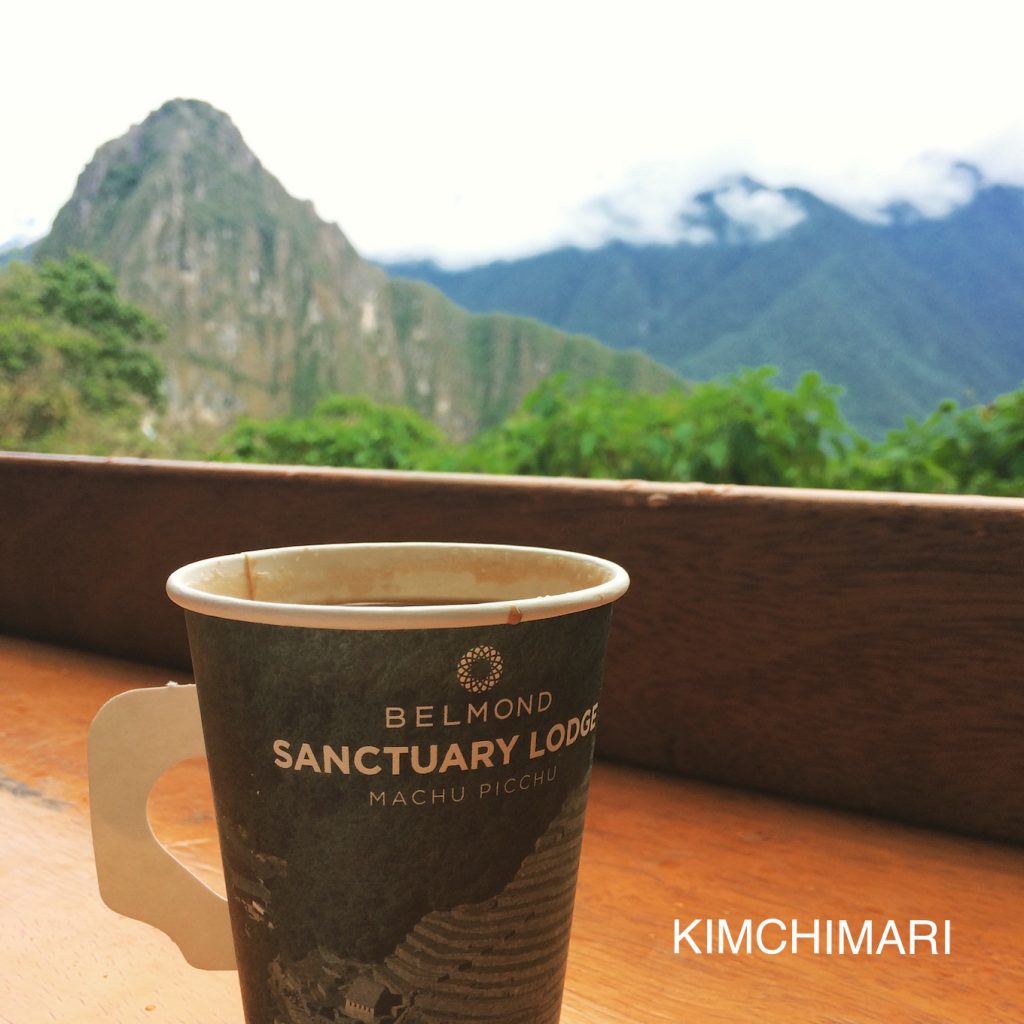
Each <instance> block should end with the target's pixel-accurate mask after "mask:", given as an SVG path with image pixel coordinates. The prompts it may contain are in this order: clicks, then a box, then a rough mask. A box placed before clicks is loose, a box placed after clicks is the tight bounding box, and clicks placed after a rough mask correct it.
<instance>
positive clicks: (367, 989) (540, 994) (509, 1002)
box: [233, 784, 586, 1024]
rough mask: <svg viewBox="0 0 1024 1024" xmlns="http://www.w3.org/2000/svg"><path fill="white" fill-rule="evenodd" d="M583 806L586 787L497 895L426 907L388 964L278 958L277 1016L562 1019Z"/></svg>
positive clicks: (545, 1023)
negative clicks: (430, 909)
mask: <svg viewBox="0 0 1024 1024" xmlns="http://www.w3.org/2000/svg"><path fill="white" fill-rule="evenodd" d="M585 806H586V785H585V784H584V785H583V786H580V787H578V788H577V789H576V790H575V791H574V792H573V793H572V794H571V795H570V797H569V799H568V800H567V801H566V803H565V806H564V807H563V808H562V811H561V813H560V814H559V815H558V816H557V817H556V818H555V820H554V821H553V822H552V823H551V825H550V826H549V828H548V830H547V831H546V832H545V833H544V835H543V836H542V837H541V838H540V839H539V840H538V842H537V845H536V849H535V850H534V852H533V853H531V854H529V855H528V856H527V857H526V859H525V860H524V861H523V864H522V866H521V867H520V869H519V871H518V872H517V873H516V876H515V878H513V880H512V881H511V882H510V883H509V884H508V885H507V886H506V887H505V888H504V889H503V890H502V891H501V892H500V893H499V894H498V895H497V896H495V897H494V898H493V899H490V900H486V901H484V902H482V903H470V904H464V905H462V906H458V907H454V908H453V909H451V910H447V911H434V912H433V913H430V914H427V915H426V916H425V917H424V918H423V919H422V920H421V921H420V922H419V923H418V924H417V925H416V926H415V927H414V928H413V930H412V931H411V932H409V934H408V935H407V936H406V937H405V939H404V940H403V941H402V942H401V943H399V945H398V946H397V947H396V949H395V950H394V952H392V953H391V954H390V955H389V956H387V957H385V958H384V959H383V960H382V961H379V962H377V963H363V962H360V961H358V960H345V959H342V958H341V957H339V956H336V955H334V954H333V953H331V952H329V951H327V950H323V949H320V948H317V949H314V950H312V951H311V952H310V953H309V954H308V955H307V956H306V957H304V958H303V959H302V960H299V961H297V962H294V963H283V962H282V960H281V958H280V957H278V958H276V959H275V960H274V961H273V962H272V963H271V965H270V971H269V976H268V982H269V990H270V992H271V994H272V998H273V1002H274V1013H275V1017H274V1019H275V1022H277V1021H280V1022H281V1024H313V1022H315V1024H321V1022H324V1024H326V1022H330V1024H342V1022H348V1021H374V1022H379V1024H399V1022H401V1024H458V1022H465V1024H472V1022H477V1024H489V1022H494V1024H498V1022H500V1024H555V1022H557V1020H558V1015H559V1007H560V1004H561V995H562V978H563V975H564V972H565V955H566V950H567V947H568V943H569V926H570V923H571V920H572V907H573V896H574V892H575V884H576V867H577V864H578V861H579V852H580V843H581V841H582V838H583V815H584V810H585ZM233 881H234V885H233V893H234V896H235V898H236V899H237V900H239V901H240V902H242V903H243V905H245V904H249V905H251V897H250V896H249V895H248V894H249V892H250V891H252V890H253V888H254V887H253V884H252V882H251V881H246V880H243V879H241V878H239V877H236V878H234V879H233ZM257 884H258V883H257ZM256 913H257V914H258V915H259V916H260V917H262V916H263V914H265V908H261V909H260V910H258V911H256Z"/></svg>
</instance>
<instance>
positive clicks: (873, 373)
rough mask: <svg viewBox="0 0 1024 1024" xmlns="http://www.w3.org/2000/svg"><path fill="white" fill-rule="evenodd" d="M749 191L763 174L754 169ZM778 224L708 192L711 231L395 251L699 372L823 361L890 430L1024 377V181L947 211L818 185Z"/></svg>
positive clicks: (488, 298)
mask: <svg viewBox="0 0 1024 1024" xmlns="http://www.w3.org/2000/svg"><path fill="white" fill-rule="evenodd" d="M745 187H746V188H748V190H749V191H750V192H756V191H757V190H758V189H759V188H760V186H757V185H756V183H752V182H748V183H746V186H745ZM780 195H781V196H782V197H784V198H785V200H786V202H787V203H788V204H789V205H790V206H791V207H794V208H796V209H798V210H799V211H801V212H802V214H803V219H802V220H801V221H800V223H798V224H796V225H795V226H794V227H792V228H790V229H789V230H788V231H786V232H784V233H782V234H779V235H777V236H776V237H774V238H771V239H770V240H764V241H758V240H756V239H753V238H750V237H749V236H748V237H743V236H742V235H740V236H739V237H737V236H736V233H735V232H733V233H732V236H730V233H729V225H728V223H727V219H726V218H724V216H723V214H722V211H721V209H720V208H719V207H718V206H717V205H716V194H715V193H706V194H705V195H703V196H700V197H698V198H697V200H696V204H697V208H698V210H699V211H701V214H702V215H703V217H704V220H703V224H704V225H705V226H706V227H708V229H709V230H710V231H713V233H714V240H712V241H709V242H708V243H707V244H702V245H694V244H687V243H680V244H677V245H648V246H635V245H627V244H625V243H622V242H614V243H611V244H609V245H606V246H603V247H601V248H599V249H596V250H591V251H582V250H579V249H561V250H557V251H553V252H548V253H543V254H540V255H538V256H535V257H532V258H529V259H524V260H517V261H511V262H502V263H493V264H488V265H486V266H482V267H475V268H470V269H468V270H463V271H454V272H449V271H444V270H441V269H439V268H438V267H436V266H434V265H433V264H429V263H426V264H424V263H419V264H396V265H392V266H391V267H390V268H389V269H390V270H391V272H392V273H395V274H405V275H408V276H410V277H416V278H421V279H424V280H428V281H430V282H431V283H432V284H434V285H436V286H437V287H439V288H441V289H443V290H444V291H445V292H446V294H448V295H449V296H451V297H452V298H453V299H454V300H455V301H457V302H460V303H462V304H463V305H465V306H467V307H469V308H471V309H477V310H496V309H501V310H505V311H508V312H513V313H521V314H524V315H530V316H536V317H539V318H541V319H544V320H545V321H547V322H549V323H552V324H556V325H559V326H561V327H564V328H566V329H569V330H580V331H586V332H587V333H590V334H593V335H594V336H596V337H599V338H601V339H602V340H603V341H605V342H607V343H609V344H612V345H617V346H634V347H639V348H642V349H643V350H644V351H646V352H648V353H649V354H650V355H652V356H653V357H654V358H656V359H658V360H660V361H662V362H664V363H665V364H666V365H668V366H671V367H673V368H674V369H676V370H678V371H679V372H681V373H683V374H685V375H687V376H692V377H698V378H700V377H708V376H714V375H718V374H722V373H728V372H731V371H734V370H736V369H737V368H739V367H740V366H744V365H747V366H749V365H760V364H764V363H770V364H773V365H775V366H778V367H779V368H780V370H781V374H780V379H781V381H782V382H783V383H787V384H788V383H792V382H793V381H794V380H795V379H797V378H798V377H799V375H800V373H802V372H803V371H805V370H808V369H815V370H818V371H820V372H821V373H822V374H823V375H824V376H825V378H826V379H827V380H829V381H830V382H832V383H837V384H841V385H843V386H844V387H845V389H846V396H845V398H844V401H843V406H844V410H845V411H846V413H847V415H848V416H849V417H850V418H851V419H852V420H853V421H854V422H855V423H856V424H857V425H858V426H860V427H862V428H863V429H866V430H869V431H872V432H876V433H877V432H880V431H882V430H883V429H884V428H886V427H893V426H898V425H899V424H900V423H901V422H902V421H903V418H904V417H905V416H906V415H917V416H920V415H923V414H924V413H926V412H927V411H929V410H930V409H932V408H933V407H934V406H935V404H936V403H937V402H938V401H939V400H940V399H942V398H946V397H953V398H957V399H960V400H963V401H972V402H973V401H978V400H987V399H990V398H991V397H993V396H994V395H996V394H998V393H1000V392H1003V391H1007V390H1009V389H1012V388H1014V387H1017V386H1018V385H1019V384H1020V382H1021V380H1022V379H1024V190H1021V189H1015V188H1008V187H1001V186H989V187H986V188H981V189H980V190H979V191H978V193H977V195H976V196H975V198H974V200H973V201H972V202H971V203H969V204H968V205H967V206H965V207H962V208H961V209H959V210H957V211H955V212H954V213H952V214H950V215H949V216H947V217H945V218H942V219H941V220H925V219H922V218H920V217H914V216H911V215H909V214H908V211H905V210H904V211H893V214H894V216H893V220H892V223H888V224H877V223H869V222H865V221H861V220H858V219H856V218H854V217H852V216H850V215H848V214H846V213H845V212H843V211H841V210H839V209H838V208H836V207H833V206H830V205H829V204H827V203H824V202H822V201H821V200H820V199H818V198H816V197H815V196H813V195H811V194H810V193H807V192H804V191H801V190H797V189H787V190H784V191H783V192H782V193H780Z"/></svg>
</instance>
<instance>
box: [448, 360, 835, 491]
mask: <svg viewBox="0 0 1024 1024" xmlns="http://www.w3.org/2000/svg"><path fill="white" fill-rule="evenodd" d="M774 375H775V371H774V370H773V369H771V368H770V367H762V368H761V369H758V370H744V371H742V372H741V373H738V374H736V375H735V376H733V377H731V378H729V379H728V380H726V381H708V382H705V383H700V384H694V385H692V386H691V387H690V388H689V389H688V390H682V389H676V390H673V391H669V392H667V393H665V394H662V395H647V394H636V393H633V392H628V391H625V390H623V389H621V388H618V387H616V386H615V385H613V384H610V383H608V382H607V381H589V382H586V383H583V384H574V383H571V382H570V381H568V380H567V379H566V378H565V377H554V378H551V379H549V380H548V381H546V382H544V383H543V384H542V385H541V386H540V387H539V388H538V389H537V390H535V391H534V392H532V393H531V394H530V395H528V396H527V398H526V399H525V401H524V403H523V405H522V407H521V408H520V410H519V411H518V412H516V413H514V414H513V415H512V416H511V417H509V418H508V419H507V420H506V421H505V422H504V423H502V424H500V425H499V426H497V427H495V428H494V429H492V430H490V431H488V432H486V433H485V434H483V435H481V436H480V437H479V438H478V439H476V440H475V441H474V442H472V443H471V444H470V445H469V446H468V447H467V448H466V449H465V451H464V452H463V453H461V455H459V456H457V457H456V459H455V461H454V465H453V467H452V468H462V469H469V470H479V471H483V472H491V473H525V474H541V475H557V476H584V477H608V478H620V479H621V478H642V479H648V480H701V481H705V482H708V483H718V482H729V483H741V484H773V485H793V486H812V487H813V486H821V485H822V483H823V482H824V481H825V480H826V479H827V477H828V466H829V460H830V458H837V457H841V456H842V455H843V453H845V451H846V450H847V447H848V446H849V444H850V443H851V439H852V438H853V437H854V435H853V432H852V430H851V429H850V428H849V426H848V425H847V424H846V423H845V421H844V420H843V418H842V417H841V416H840V414H839V411H838V408H837V406H836V398H837V395H838V389H836V388H832V387H829V386H827V385H825V384H823V383H822V381H821V379H820V377H818V375H817V374H812V373H808V374H805V375H804V376H803V377H802V378H801V379H800V382H799V383H798V384H797V385H796V387H795V388H794V389H793V390H792V391H785V390H783V389H781V388H778V387H776V386H775V385H774V384H773V383H772V380H773V377H774Z"/></svg>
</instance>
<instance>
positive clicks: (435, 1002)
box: [186, 605, 611, 1024]
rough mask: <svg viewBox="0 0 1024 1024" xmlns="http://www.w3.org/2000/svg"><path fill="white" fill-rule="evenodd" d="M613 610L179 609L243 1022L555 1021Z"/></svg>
mask: <svg viewBox="0 0 1024 1024" xmlns="http://www.w3.org/2000/svg"><path fill="white" fill-rule="evenodd" d="M610 616H611V606H610V605H604V606H602V607H598V608H592V609H589V610H585V611H579V612H574V613H571V614H566V615H562V616H559V617H556V618H549V619H542V620H538V621H528V622H521V623H518V624H516V625H498V626H480V627H460V628H438V629H398V630H353V629H312V628H306V627H302V626H280V625H266V624H261V623H250V622H240V621H234V620H231V619H223V618H214V617H212V616H208V615H205V614H200V613H197V612H193V611H188V612H186V618H187V621H188V629H189V639H190V643H191V647H192V657H193V662H194V666H195V673H196V682H197V686H198V693H199V701H200V707H201V712H202V719H203V731H204V735H205V738H206V746H207V753H208V757H209V763H210V774H211V779H212V783H213V790H214V800H215V804H216V811H217V821H218V826H219V829H220V838H221V847H222V852H223V860H224V871H225V876H226V883H227V895H228V901H229V905H230V912H231V919H232V928H233V932H234V938H235V948H236V953H237V959H238V968H239V973H240V980H241V987H242V995H243V1002H244V1005H245V1012H246V1019H247V1021H248V1022H249V1024H278V1022H280V1024H321V1022H331V1024H336V1022H348V1021H381V1022H384V1021H389V1022H402V1024H427V1022H430V1024H554V1022H556V1021H557V1020H558V1016H559V1007H560V1003H561V994H562V984H563V978H564V972H565V959H566V951H567V945H568V938H569V927H570V922H571V917H572V907H573V899H574V892H575V884H576V872H577V867H578V862H579V852H580V842H581V837H582V829H583V815H584V809H585V803H586V790H587V782H588V778H589V773H590V765H591V760H592V757H593V750H594V737H595V727H596V723H597V719H598V715H599V707H598V703H599V689H600V680H601V672H602V665H603V661H604V650H605V642H606V637H607V631H608V623H609V619H610Z"/></svg>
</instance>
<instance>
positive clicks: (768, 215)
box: [714, 183, 807, 242]
mask: <svg viewBox="0 0 1024 1024" xmlns="http://www.w3.org/2000/svg"><path fill="white" fill-rule="evenodd" d="M714 203H715V205H716V206H717V207H718V208H719V209H720V210H721V211H722V212H723V213H724V214H725V215H726V216H727V217H728V218H729V220H730V221H731V222H732V224H733V225H735V227H736V228H737V229H738V231H739V234H740V237H743V238H744V240H746V239H749V240H752V241H755V242H767V241H770V240H771V239H773V238H776V237H778V236H779V235H782V234H785V233H786V232H787V231H789V229H790V228H793V227H796V225H797V224H799V223H800V221H802V220H803V219H804V218H805V217H806V216H807V213H806V212H805V211H804V209H803V208H802V207H801V206H800V205H799V204H797V203H795V202H793V201H792V200H790V199H788V198H787V197H786V196H784V195H783V194H782V193H781V192H773V191H771V190H770V189H767V188H754V189H751V188H749V187H748V186H746V185H744V184H740V183H737V184H735V185H732V186H731V187H729V188H726V189H723V190H721V191H719V192H716V193H715V195H714Z"/></svg>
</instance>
